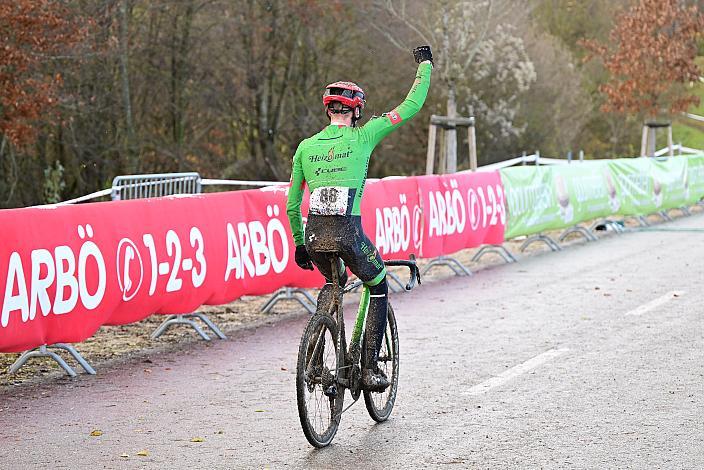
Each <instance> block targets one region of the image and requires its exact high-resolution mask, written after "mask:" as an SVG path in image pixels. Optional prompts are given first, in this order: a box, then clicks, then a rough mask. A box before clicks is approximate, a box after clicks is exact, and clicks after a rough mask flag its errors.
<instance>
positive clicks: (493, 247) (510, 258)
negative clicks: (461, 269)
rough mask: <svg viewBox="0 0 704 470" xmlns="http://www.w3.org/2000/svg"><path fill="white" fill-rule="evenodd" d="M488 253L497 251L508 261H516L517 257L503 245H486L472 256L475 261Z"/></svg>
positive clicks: (496, 252)
mask: <svg viewBox="0 0 704 470" xmlns="http://www.w3.org/2000/svg"><path fill="white" fill-rule="evenodd" d="M487 253H495V254H497V255H499V256H501V257H502V258H503V259H504V261H506V262H507V263H515V262H516V257H515V256H513V255H512V254H511V252H510V251H508V250H507V249H506V247H505V246H503V245H484V246H483V247H481V248H480V249H479V251H477V252H476V253H475V254H474V256H473V257H472V261H473V262H475V263H476V262H477V261H479V260H480V259H481V257H482V256H484V255H485V254H487Z"/></svg>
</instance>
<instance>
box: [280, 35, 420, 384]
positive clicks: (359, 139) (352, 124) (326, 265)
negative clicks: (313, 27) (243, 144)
mask: <svg viewBox="0 0 704 470" xmlns="http://www.w3.org/2000/svg"><path fill="white" fill-rule="evenodd" d="M413 56H414V58H415V61H416V62H417V63H418V64H419V65H418V72H417V73H416V78H415V81H414V82H413V86H412V87H411V91H410V92H409V93H408V96H406V99H405V100H404V101H403V103H401V104H400V105H399V106H398V107H397V108H396V109H394V110H392V111H390V112H388V113H385V114H383V115H382V116H379V117H372V119H370V120H369V122H367V123H366V124H365V125H364V126H361V127H357V121H359V119H360V118H361V117H362V110H363V109H364V105H365V103H366V102H365V96H364V91H363V90H362V89H361V88H360V87H359V86H357V85H356V84H354V83H352V82H335V83H331V84H330V85H328V86H327V87H326V89H325V93H324V94H323V105H324V106H325V110H326V113H327V116H328V118H329V119H330V125H329V126H327V127H326V128H325V129H323V130H322V131H320V132H319V133H317V134H315V135H314V136H312V137H310V138H308V139H305V140H303V141H302V142H301V143H300V144H299V146H298V149H297V150H296V153H295V155H294V157H293V169H292V171H291V186H290V188H289V193H288V203H287V206H286V212H287V214H288V219H289V222H290V224H291V231H292V233H293V239H294V242H295V244H296V254H295V259H296V264H298V266H300V267H301V268H302V269H309V270H313V264H315V266H316V267H317V268H318V270H320V272H321V273H322V274H323V276H324V277H325V279H326V281H327V282H326V285H325V286H323V289H322V290H321V291H320V294H319V296H318V311H327V309H326V306H327V305H328V304H329V302H330V292H331V289H332V284H331V279H332V271H331V270H332V267H331V265H330V261H329V259H328V257H327V255H326V253H324V252H323V253H321V252H320V251H319V250H325V251H330V247H333V249H334V250H335V251H336V252H337V253H339V255H340V257H341V258H342V261H343V262H344V264H345V265H347V266H348V267H349V268H350V271H352V272H353V273H354V274H355V275H356V276H357V277H358V278H359V279H360V280H361V281H362V282H364V283H365V284H366V285H367V286H368V287H369V291H370V301H369V311H368V314H367V324H366V329H365V338H366V340H365V343H366V344H365V347H364V351H363V355H362V368H363V370H362V386H363V388H365V389H366V390H371V391H383V390H385V389H386V387H388V386H389V381H388V379H387V377H385V376H384V374H383V373H382V372H381V371H380V370H379V369H378V367H377V360H378V356H379V350H380V348H381V343H382V341H383V338H384V331H385V330H386V315H387V309H388V300H387V293H388V286H387V284H386V268H385V266H384V262H383V261H382V259H381V256H380V255H379V252H378V251H377V249H376V248H375V247H374V245H373V244H372V242H371V241H370V240H369V238H368V237H367V236H366V235H365V234H364V232H363V230H362V221H361V215H360V203H361V200H362V193H363V191H364V184H365V182H366V179H367V169H368V167H369V158H370V156H371V153H372V151H373V150H374V147H376V146H377V145H378V144H379V142H381V140H382V139H383V138H384V137H386V136H387V135H389V134H390V133H391V132H392V131H394V130H395V129H397V128H398V127H400V126H401V125H403V123H405V122H406V121H408V120H409V119H411V118H412V117H413V116H414V115H415V114H416V113H418V111H420V109H421V107H422V106H423V103H424V102H425V98H426V96H427V94H428V88H429V87H430V74H431V71H432V66H433V56H432V53H431V51H430V46H420V47H417V48H415V49H414V50H413ZM306 183H307V184H308V188H309V189H310V191H311V194H310V209H309V212H308V222H307V225H306V227H305V235H304V231H303V218H302V216H301V201H302V199H303V190H304V186H305V184H306ZM311 261H312V262H311ZM346 281H347V277H346V275H344V273H342V275H341V276H340V282H341V283H342V285H344V284H345V282H346Z"/></svg>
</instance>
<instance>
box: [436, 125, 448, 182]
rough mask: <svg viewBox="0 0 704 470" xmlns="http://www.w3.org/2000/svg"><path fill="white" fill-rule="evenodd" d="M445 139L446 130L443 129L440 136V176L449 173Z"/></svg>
mask: <svg viewBox="0 0 704 470" xmlns="http://www.w3.org/2000/svg"><path fill="white" fill-rule="evenodd" d="M445 138H446V135H445V129H444V128H443V129H442V133H441V134H440V157H439V158H438V174H439V175H444V174H445V173H447V164H446V163H445V162H446V161H447V155H446V154H445V149H446V148H447V141H446V139H445Z"/></svg>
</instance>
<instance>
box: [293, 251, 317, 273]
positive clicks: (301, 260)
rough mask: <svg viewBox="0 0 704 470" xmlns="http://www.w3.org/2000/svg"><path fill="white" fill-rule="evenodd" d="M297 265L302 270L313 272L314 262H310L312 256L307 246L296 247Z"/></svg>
mask: <svg viewBox="0 0 704 470" xmlns="http://www.w3.org/2000/svg"><path fill="white" fill-rule="evenodd" d="M296 264H297V265H298V266H299V267H300V268H301V269H307V270H309V271H312V270H313V262H312V261H311V260H310V255H309V254H308V250H306V246H305V245H298V246H297V247H296Z"/></svg>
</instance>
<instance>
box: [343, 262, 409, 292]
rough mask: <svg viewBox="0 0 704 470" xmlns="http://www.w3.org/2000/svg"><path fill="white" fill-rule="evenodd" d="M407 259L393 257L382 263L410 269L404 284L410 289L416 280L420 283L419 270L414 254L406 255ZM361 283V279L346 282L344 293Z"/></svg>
mask: <svg viewBox="0 0 704 470" xmlns="http://www.w3.org/2000/svg"><path fill="white" fill-rule="evenodd" d="M408 258H409V259H407V260H405V259H394V260H388V261H384V264H385V265H386V266H406V267H407V268H408V269H410V271H411V279H410V280H409V281H408V284H406V290H411V289H413V288H414V287H415V286H416V281H417V282H418V284H420V283H421V282H420V270H419V269H418V265H417V264H416V257H415V255H411V256H409V257H408ZM362 284H363V283H362V281H359V280H357V281H354V282H352V283H350V284H347V285H346V286H345V288H344V291H343V292H344V293H345V294H346V293H348V292H351V291H353V290H355V289H356V288H358V287H359V286H361V285H362Z"/></svg>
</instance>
